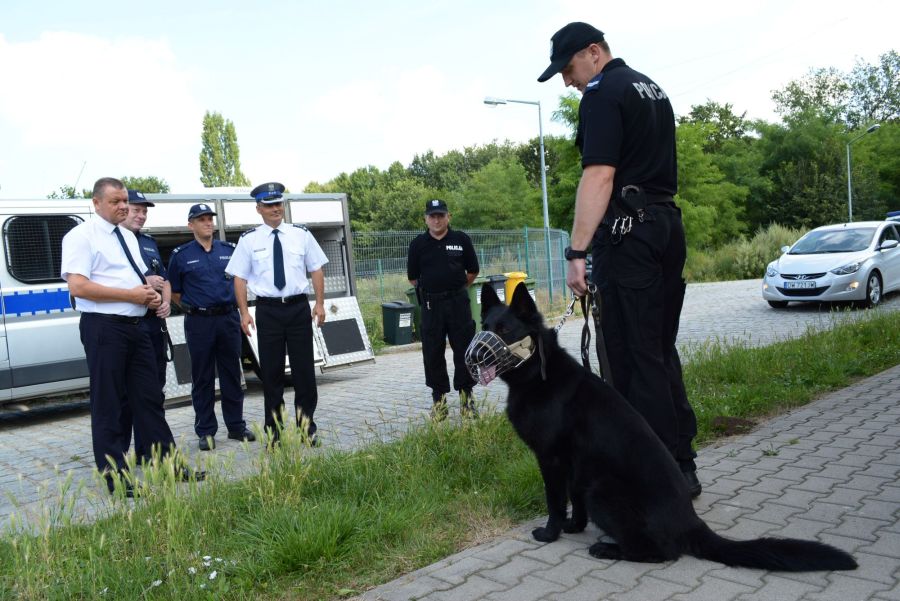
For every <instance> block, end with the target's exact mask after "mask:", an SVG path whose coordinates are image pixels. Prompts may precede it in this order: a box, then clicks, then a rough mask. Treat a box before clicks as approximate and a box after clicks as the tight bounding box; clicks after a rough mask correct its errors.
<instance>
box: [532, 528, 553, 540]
mask: <svg viewBox="0 0 900 601" xmlns="http://www.w3.org/2000/svg"><path fill="white" fill-rule="evenodd" d="M531 536H533V537H534V540H536V541H539V542H542V543H552V542H553V541H555V540H556V539H558V538H559V528H535V529H534V530H532V531H531Z"/></svg>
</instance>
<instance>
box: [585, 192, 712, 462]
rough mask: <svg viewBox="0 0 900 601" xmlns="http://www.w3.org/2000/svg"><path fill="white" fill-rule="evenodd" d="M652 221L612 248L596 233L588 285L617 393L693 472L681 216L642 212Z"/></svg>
mask: <svg viewBox="0 0 900 601" xmlns="http://www.w3.org/2000/svg"><path fill="white" fill-rule="evenodd" d="M647 212H648V214H649V215H650V218H651V219H652V221H649V220H647V221H645V222H644V223H638V222H637V221H636V220H635V222H634V223H633V227H632V230H631V231H630V232H629V233H628V234H626V235H625V236H622V237H621V239H620V240H618V241H617V243H615V244H613V239H612V237H611V233H610V228H609V227H608V226H605V225H604V226H601V227H600V229H599V230H598V231H597V235H596V236H595V242H594V252H593V265H594V268H593V272H592V277H593V280H594V282H595V283H596V284H597V286H598V289H599V291H600V295H601V299H602V301H603V315H602V320H603V321H602V324H603V334H604V337H605V339H606V349H607V355H608V356H609V363H610V369H611V371H612V378H613V384H614V385H615V388H616V389H617V390H618V391H619V392H620V393H621V394H622V395H623V396H624V397H625V398H626V399H628V401H629V402H630V403H631V404H632V406H633V407H634V408H635V409H637V410H638V412H640V413H641V415H643V416H644V419H646V420H647V422H648V423H649V424H650V427H651V428H653V431H654V432H656V434H657V436H659V438H660V440H661V441H662V442H663V444H665V445H666V447H667V448H668V449H669V452H670V453H671V454H672V456H673V457H674V458H675V460H676V461H677V462H678V463H679V464H680V465H681V467H682V469H683V470H689V469H695V465H694V457H695V456H696V453H694V451H693V449H692V447H691V443H692V441H693V439H694V437H695V436H696V435H697V418H696V416H695V415H694V410H693V409H692V408H691V405H690V403H689V402H688V399H687V393H686V392H685V388H684V380H683V378H682V372H681V359H680V357H679V356H678V349H677V348H676V346H675V341H676V338H677V337H678V326H679V322H680V319H681V307H682V304H683V302H684V292H685V282H684V279H683V278H682V270H683V269H684V261H685V257H686V244H685V238H684V227H683V226H682V222H681V211H680V210H679V209H678V208H676V207H675V206H674V205H671V206H670V205H653V206H651V207H649V208H648V209H647Z"/></svg>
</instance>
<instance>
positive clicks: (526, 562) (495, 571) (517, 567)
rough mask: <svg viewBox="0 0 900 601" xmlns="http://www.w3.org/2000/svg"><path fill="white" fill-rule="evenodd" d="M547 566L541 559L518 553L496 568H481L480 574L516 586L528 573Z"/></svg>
mask: <svg viewBox="0 0 900 601" xmlns="http://www.w3.org/2000/svg"><path fill="white" fill-rule="evenodd" d="M546 567H547V564H545V563H543V562H541V561H537V560H535V559H529V558H528V557H523V556H521V555H516V556H514V557H512V558H511V559H510V560H509V561H508V562H507V563H504V564H503V565H500V566H497V567H496V568H489V569H484V570H479V572H478V574H479V575H480V576H482V577H484V578H490V579H491V580H496V581H497V582H500V583H502V584H506V585H509V586H514V585H516V584H518V583H519V582H520V581H521V580H522V577H523V576H525V575H526V574H531V573H533V572H535V571H537V570H542V569H544V568H546Z"/></svg>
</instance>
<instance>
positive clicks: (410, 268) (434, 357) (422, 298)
mask: <svg viewBox="0 0 900 601" xmlns="http://www.w3.org/2000/svg"><path fill="white" fill-rule="evenodd" d="M425 225H426V226H427V227H428V229H427V231H425V232H422V233H421V234H419V235H418V236H416V237H415V238H414V239H413V241H412V242H410V244H409V251H408V253H407V258H406V276H407V278H408V279H409V283H410V284H412V285H413V286H415V287H416V294H417V295H418V298H419V304H420V306H421V313H422V333H421V334H422V335H421V337H422V362H423V363H424V365H425V385H426V386H428V387H429V388H431V400H432V402H433V406H432V410H431V417H432V419H434V420H435V421H441V420H443V419H444V418H445V417H446V416H447V413H448V410H447V393H449V392H450V377H449V376H448V374H447V360H446V359H445V358H444V353H445V352H446V348H447V341H448V340H449V342H450V348H451V349H453V367H454V371H453V387H454V388H455V389H456V390H458V391H459V400H460V413H461V414H462V415H463V416H464V417H476V416H477V411H476V408H475V401H474V399H473V398H472V387H473V386H474V385H475V381H474V380H473V379H472V375H471V374H470V373H469V370H468V369H467V368H466V361H465V355H466V347H468V346H469V343H470V342H472V338H473V337H474V336H475V321H474V320H473V319H472V308H471V305H470V303H469V293H468V292H467V290H466V288H468V287H469V286H470V285H471V284H472V282H473V281H474V280H475V278H476V277H477V276H478V269H479V267H478V256H477V255H476V254H475V247H474V246H473V245H472V240H471V239H470V238H469V236H468V235H467V234H466V233H465V232H463V231H460V230H454V229H452V228H451V227H450V211H449V209H448V208H447V203H446V202H444V201H443V200H440V199H433V200H429V201H428V202H426V203H425Z"/></svg>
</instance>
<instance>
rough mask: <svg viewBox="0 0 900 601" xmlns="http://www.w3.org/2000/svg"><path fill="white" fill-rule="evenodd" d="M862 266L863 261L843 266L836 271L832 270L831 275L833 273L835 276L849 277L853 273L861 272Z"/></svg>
mask: <svg viewBox="0 0 900 601" xmlns="http://www.w3.org/2000/svg"><path fill="white" fill-rule="evenodd" d="M862 264H863V262H862V261H854V262H853V263H847V264H846V265H843V266H841V267H838V268H836V269H832V270H831V273H833V274H835V275H849V274H851V273H856V272H857V271H859V268H860V267H862Z"/></svg>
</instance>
